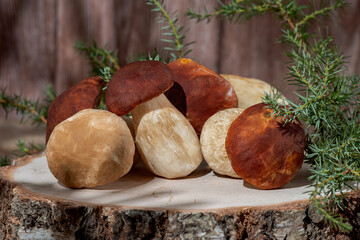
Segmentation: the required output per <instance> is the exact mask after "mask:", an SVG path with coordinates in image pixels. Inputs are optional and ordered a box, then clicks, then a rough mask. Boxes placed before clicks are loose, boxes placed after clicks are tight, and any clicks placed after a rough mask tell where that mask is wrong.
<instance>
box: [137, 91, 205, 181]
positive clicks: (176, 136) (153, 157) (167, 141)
mask: <svg viewBox="0 0 360 240" xmlns="http://www.w3.org/2000/svg"><path fill="white" fill-rule="evenodd" d="M131 114H132V116H133V120H134V124H135V129H136V137H135V142H136V145H137V147H138V150H139V152H140V155H141V157H142V159H143V161H144V163H145V164H146V166H147V167H148V168H149V169H150V170H151V171H152V172H153V173H154V174H156V175H159V176H162V177H166V178H179V177H185V176H187V175H189V174H190V173H191V172H192V171H194V170H195V169H196V168H197V167H198V166H199V165H200V163H201V161H202V154H201V148H200V142H199V138H198V137H197V134H196V132H195V130H194V129H193V127H192V126H191V124H190V123H189V121H188V120H187V119H186V118H185V117H184V115H182V114H181V113H180V112H179V111H178V110H177V109H176V108H175V107H174V106H173V105H172V104H171V103H170V102H169V101H168V100H167V98H166V97H165V96H164V95H163V94H161V95H160V96H158V97H156V98H153V99H152V100H150V101H147V102H145V103H142V104H140V105H138V106H137V107H135V108H134V109H133V111H132V112H131Z"/></svg>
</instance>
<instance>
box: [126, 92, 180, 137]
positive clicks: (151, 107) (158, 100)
mask: <svg viewBox="0 0 360 240" xmlns="http://www.w3.org/2000/svg"><path fill="white" fill-rule="evenodd" d="M162 108H174V109H176V108H175V107H174V105H172V104H171V102H170V101H169V100H168V99H167V98H166V97H165V95H164V94H160V95H159V96H157V97H155V98H153V99H151V100H149V101H147V102H144V103H141V104H139V105H137V106H136V107H135V108H134V109H133V110H132V111H131V116H132V119H133V121H134V127H135V133H136V130H137V127H138V125H139V123H140V121H141V119H142V118H143V116H144V115H145V114H146V113H148V112H152V111H155V110H158V109H162Z"/></svg>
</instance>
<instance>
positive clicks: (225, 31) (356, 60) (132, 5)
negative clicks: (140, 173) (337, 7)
mask: <svg viewBox="0 0 360 240" xmlns="http://www.w3.org/2000/svg"><path fill="white" fill-rule="evenodd" d="M302 2H307V1H302ZM349 2H350V3H351V4H352V5H351V7H348V8H346V9H345V10H342V11H340V12H338V13H337V14H336V15H337V16H338V19H337V20H336V21H335V22H334V23H332V24H330V25H329V31H330V32H331V33H332V34H333V35H334V36H335V40H336V43H337V44H339V46H340V49H341V50H342V51H343V52H344V54H345V55H347V56H350V57H349V58H348V61H349V63H348V66H349V71H354V72H356V73H357V74H359V73H360V69H359V64H360V1H356V0H351V1H349ZM165 3H166V5H167V9H168V11H169V12H172V11H175V10H176V11H178V13H179V15H180V16H181V18H180V22H181V23H184V24H185V26H186V28H189V29H190V30H189V32H188V34H187V41H196V44H195V45H194V46H193V47H194V51H193V52H192V53H191V54H190V55H188V57H190V58H193V59H194V60H196V61H198V62H200V63H201V64H203V65H205V66H207V67H209V68H211V69H212V70H214V71H216V72H219V73H232V74H238V75H242V76H246V77H255V78H259V79H263V80H265V81H267V82H270V83H272V84H273V85H274V86H276V87H280V88H282V89H284V90H285V95H287V94H290V89H287V87H286V85H284V84H283V83H284V81H283V77H284V74H285V73H286V71H287V70H286V68H285V63H286V61H287V58H286V57H285V56H284V51H285V49H284V47H285V46H284V45H282V44H280V43H277V40H278V38H279V36H280V35H281V31H280V23H279V21H278V20H277V19H276V18H275V17H273V16H260V17H257V18H254V19H252V20H250V21H248V22H245V23H242V24H233V23H229V22H228V21H224V20H220V19H218V20H215V21H211V22H210V23H209V24H207V23H206V22H201V23H198V24H196V21H195V20H188V19H186V18H185V17H184V16H183V13H184V12H186V11H187V9H188V8H194V9H198V8H201V9H202V8H203V6H204V5H205V4H206V6H207V8H208V9H213V8H214V7H216V6H217V5H218V1H217V0H176V1H175V0H166V1H165ZM155 18H156V14H155V13H153V12H151V11H150V7H149V6H148V5H146V4H145V1H144V0H61V1H60V0H1V1H0V80H1V81H0V88H4V87H5V88H6V89H7V91H8V93H19V94H22V95H24V96H27V97H28V98H31V99H35V98H38V97H39V96H41V95H42V94H43V92H44V90H45V87H46V85H48V84H51V85H53V86H54V87H55V88H56V90H57V92H58V93H60V92H62V91H63V90H64V89H66V88H68V87H69V86H71V85H73V84H75V83H76V82H77V81H79V80H81V79H83V78H85V77H87V76H88V74H89V70H90V69H89V66H88V64H87V62H86V59H85V58H84V57H83V56H80V55H79V54H78V53H77V52H76V51H75V50H74V48H73V47H74V45H75V43H76V42H77V41H83V42H87V43H91V42H92V41H93V40H96V41H97V43H98V44H99V45H100V46H103V45H105V44H106V45H107V46H108V47H109V48H111V49H118V50H119V59H120V63H121V64H125V62H126V60H127V59H129V58H131V57H133V56H135V55H136V54H139V53H145V52H148V51H152V50H153V49H154V48H157V49H161V48H162V46H163V45H164V43H162V42H160V40H159V39H160V38H161V29H160V28H161V26H160V25H159V24H157V23H156V22H155Z"/></svg>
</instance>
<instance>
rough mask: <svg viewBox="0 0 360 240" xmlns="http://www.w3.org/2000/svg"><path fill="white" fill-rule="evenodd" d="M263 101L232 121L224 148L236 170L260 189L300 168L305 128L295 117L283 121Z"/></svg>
mask: <svg viewBox="0 0 360 240" xmlns="http://www.w3.org/2000/svg"><path fill="white" fill-rule="evenodd" d="M272 113H273V110H272V109H270V108H268V107H267V105H266V104H264V103H259V104H256V105H253V106H251V107H249V108H247V109H245V110H244V112H242V113H241V114H240V115H239V117H237V118H236V119H235V121H234V122H233V123H232V124H231V126H230V128H229V130H228V134H227V137H226V143H225V147H226V151H227V154H228V157H229V159H230V161H231V165H232V167H233V169H234V170H235V172H236V173H237V174H238V175H239V176H240V177H241V178H243V179H244V180H246V181H247V182H249V183H251V184H252V185H254V186H256V187H258V188H260V189H274V188H280V187H282V186H283V185H285V184H287V183H288V182H289V181H290V180H291V179H292V178H293V177H294V176H295V175H296V173H297V172H298V171H299V169H300V167H301V165H302V163H303V160H304V151H305V143H306V141H305V131H304V129H303V127H302V125H301V123H300V122H299V121H298V120H297V119H295V120H294V121H293V122H289V123H286V124H284V122H283V118H282V117H276V118H275V117H273V116H272V115H271V114H272Z"/></svg>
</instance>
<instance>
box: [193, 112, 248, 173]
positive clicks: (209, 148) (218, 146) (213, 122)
mask: <svg viewBox="0 0 360 240" xmlns="http://www.w3.org/2000/svg"><path fill="white" fill-rule="evenodd" d="M242 112H243V109H241V108H229V109H225V110H222V111H220V112H217V113H215V114H214V115H212V116H211V117H210V118H209V119H208V120H207V121H206V122H205V124H204V127H203V129H202V132H201V135H200V144H201V151H202V153H203V156H204V159H205V161H206V162H207V163H208V165H209V166H210V168H211V169H212V170H213V171H214V172H216V173H219V174H222V175H227V176H230V177H234V178H240V177H239V175H237V174H236V172H235V171H234V169H233V168H232V166H231V161H230V159H229V158H228V156H227V153H226V148H225V140H226V136H227V132H228V129H229V127H230V125H231V123H232V122H233V121H234V120H235V119H236V118H237V117H238V116H239V115H240V114H241V113H242Z"/></svg>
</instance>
